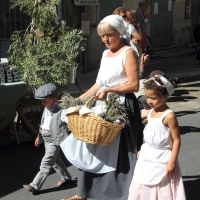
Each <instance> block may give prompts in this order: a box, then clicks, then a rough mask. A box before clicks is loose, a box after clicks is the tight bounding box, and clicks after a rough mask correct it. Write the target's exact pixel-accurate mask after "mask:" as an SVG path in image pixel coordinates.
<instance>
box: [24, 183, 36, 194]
mask: <svg viewBox="0 0 200 200" xmlns="http://www.w3.org/2000/svg"><path fill="white" fill-rule="evenodd" d="M23 187H24V188H25V189H27V190H28V191H29V192H32V193H33V194H36V193H38V190H36V189H34V188H33V187H32V186H30V185H23Z"/></svg>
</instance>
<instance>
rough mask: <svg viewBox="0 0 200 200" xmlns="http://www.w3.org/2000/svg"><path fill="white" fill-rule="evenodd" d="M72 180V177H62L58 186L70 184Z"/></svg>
mask: <svg viewBox="0 0 200 200" xmlns="http://www.w3.org/2000/svg"><path fill="white" fill-rule="evenodd" d="M71 182H72V179H62V178H61V179H60V180H59V181H58V183H57V186H58V187H61V186H63V185H68V184H70V183H71Z"/></svg>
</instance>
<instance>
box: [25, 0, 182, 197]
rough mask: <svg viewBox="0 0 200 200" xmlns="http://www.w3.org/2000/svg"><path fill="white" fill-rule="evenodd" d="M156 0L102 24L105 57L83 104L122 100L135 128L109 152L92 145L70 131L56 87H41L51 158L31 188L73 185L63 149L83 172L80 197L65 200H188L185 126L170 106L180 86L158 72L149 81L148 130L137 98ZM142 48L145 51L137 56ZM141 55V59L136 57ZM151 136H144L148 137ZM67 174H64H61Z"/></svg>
mask: <svg viewBox="0 0 200 200" xmlns="http://www.w3.org/2000/svg"><path fill="white" fill-rule="evenodd" d="M148 6H149V1H147V0H143V1H141V2H140V3H139V8H138V10H137V11H135V10H130V11H125V10H124V9H122V8H121V7H120V8H117V9H116V10H115V11H114V12H113V14H111V15H109V16H106V17H105V18H104V19H102V20H101V21H100V23H99V25H98V27H97V32H98V34H99V35H100V37H101V40H102V41H103V43H104V44H105V45H106V47H107V48H106V50H105V51H104V52H103V55H102V58H101V64H100V69H99V72H98V75H97V78H96V82H95V83H94V85H93V86H92V87H91V88H90V89H89V90H88V91H86V92H85V93H83V94H82V95H81V96H80V97H79V98H81V99H85V98H88V97H90V96H92V95H96V96H97V101H96V103H95V106H97V105H99V104H101V105H102V104H105V100H106V99H107V97H108V94H109V93H111V92H114V93H116V94H118V95H119V102H120V104H123V105H124V106H125V107H126V110H127V113H128V118H129V122H130V124H129V125H124V127H123V129H122V130H121V132H120V133H119V135H118V136H117V137H116V138H115V139H114V140H113V141H112V143H111V144H109V145H106V146H101V145H94V144H90V143H85V142H83V141H81V140H78V139H76V138H75V137H74V136H73V134H69V133H68V132H67V130H65V129H63V126H64V124H65V126H66V122H65V123H63V120H62V119H61V118H62V117H61V116H62V111H63V110H62V109H61V108H60V107H59V106H58V105H57V99H56V89H55V86H54V85H49V84H46V85H44V86H41V87H40V88H38V90H37V91H36V93H35V97H36V98H38V99H42V103H43V105H44V106H45V107H46V108H45V110H44V114H43V117H42V120H41V128H40V133H39V136H38V138H37V139H36V141H35V145H36V146H38V145H39V143H40V141H39V138H43V140H44V142H45V148H46V151H45V156H44V158H43V160H42V162H41V166H40V172H39V173H38V175H37V176H36V178H35V179H34V181H33V182H32V183H30V184H28V185H24V187H25V188H26V189H28V190H29V191H31V192H38V191H39V190H40V188H41V186H42V184H43V182H44V181H45V178H46V177H47V175H48V174H49V172H50V168H51V167H54V169H55V170H56V171H57V172H58V174H59V175H60V177H61V180H60V181H59V182H58V186H60V185H62V184H64V183H70V180H71V175H70V174H69V172H68V171H67V170H64V169H63V168H62V162H61V161H60V157H59V153H58V151H59V148H60V146H59V145H60V144H61V142H63V141H64V142H65V146H67V149H66V148H62V150H63V151H66V152H65V155H66V158H67V159H68V160H69V162H71V163H72V164H73V165H74V166H75V167H77V168H78V179H77V193H76V195H74V196H72V197H67V198H65V199H63V200H87V198H94V199H101V200H103V199H104V200H127V199H128V200H147V199H148V200H185V199H186V198H185V192H184V186H183V181H182V178H181V172H180V168H179V164H178V159H177V157H178V152H179V148H180V144H181V142H180V133H179V125H178V122H177V119H176V117H175V114H174V113H173V111H172V110H170V108H169V107H168V106H167V105H166V103H165V101H166V99H167V98H168V97H169V96H170V95H172V94H173V92H174V87H173V85H172V84H171V82H170V81H169V80H168V79H167V78H166V77H165V75H164V74H163V73H162V72H161V71H158V70H156V71H153V72H152V73H151V74H150V76H149V78H148V79H146V80H143V82H142V83H143V90H144V92H145V95H146V96H145V100H146V103H147V104H148V105H149V107H150V109H148V110H147V112H146V117H147V119H148V123H147V125H146V126H145V128H144V127H143V125H142V120H141V111H140V109H139V104H138V99H137V98H136V95H135V94H137V92H138V90H139V87H140V86H139V85H140V80H141V77H142V72H143V71H144V66H145V65H146V64H147V63H148V62H149V58H148V55H145V54H144V48H145V24H146V23H147V21H148V20H149V19H150V18H151V15H145V14H144V12H145V11H146V10H147V9H148ZM138 49H140V50H138ZM137 50H138V52H137ZM143 129H144V130H143ZM61 172H62V173H61Z"/></svg>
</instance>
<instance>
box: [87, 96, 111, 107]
mask: <svg viewBox="0 0 200 200" xmlns="http://www.w3.org/2000/svg"><path fill="white" fill-rule="evenodd" d="M94 99H97V96H93V97H91V98H89V99H88V100H87V102H86V103H85V106H86V107H88V105H89V104H90V102H91V101H92V100H94ZM103 101H104V102H105V104H106V106H107V105H108V102H107V100H106V99H105V100H103Z"/></svg>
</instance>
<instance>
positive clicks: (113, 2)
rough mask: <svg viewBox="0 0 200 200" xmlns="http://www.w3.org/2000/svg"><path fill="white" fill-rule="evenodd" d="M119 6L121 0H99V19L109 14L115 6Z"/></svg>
mask: <svg viewBox="0 0 200 200" xmlns="http://www.w3.org/2000/svg"><path fill="white" fill-rule="evenodd" d="M121 6H122V0H101V19H103V18H104V17H106V16H107V15H111V14H112V12H113V11H114V10H115V9H116V8H117V7H121Z"/></svg>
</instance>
